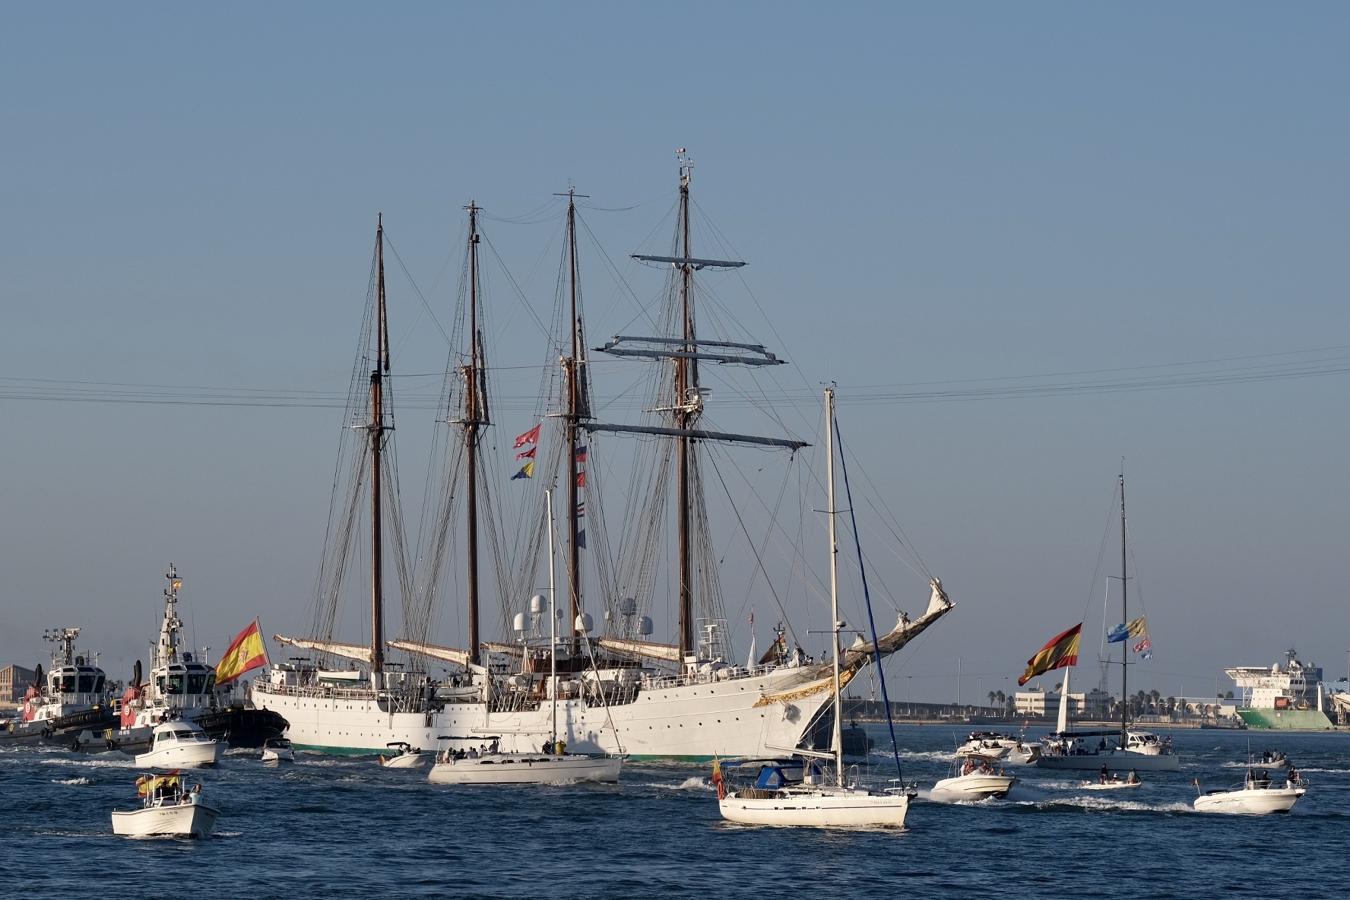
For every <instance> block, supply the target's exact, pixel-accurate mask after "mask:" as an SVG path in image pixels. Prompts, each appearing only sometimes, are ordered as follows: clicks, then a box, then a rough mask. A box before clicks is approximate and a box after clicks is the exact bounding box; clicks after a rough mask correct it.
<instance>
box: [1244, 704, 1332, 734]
mask: <svg viewBox="0 0 1350 900" xmlns="http://www.w3.org/2000/svg"><path fill="white" fill-rule="evenodd" d="M1237 714H1238V715H1239V716H1241V717H1242V721H1244V722H1246V723H1247V727H1248V728H1263V729H1271V730H1274V731H1329V730H1331V729H1333V728H1335V727H1336V726H1335V725H1333V724H1332V723H1331V719H1329V718H1327V714H1326V713H1324V712H1322V711H1321V710H1317V709H1239V710H1238V711H1237Z"/></svg>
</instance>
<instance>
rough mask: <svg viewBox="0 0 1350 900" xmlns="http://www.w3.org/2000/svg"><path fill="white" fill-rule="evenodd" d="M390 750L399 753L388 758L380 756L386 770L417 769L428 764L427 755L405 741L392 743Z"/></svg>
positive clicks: (381, 763)
mask: <svg viewBox="0 0 1350 900" xmlns="http://www.w3.org/2000/svg"><path fill="white" fill-rule="evenodd" d="M389 748H390V749H391V750H396V751H398V752H396V753H391V754H389V755H388V756H385V755H384V754H380V765H382V766H384V767H385V768H386V769H416V768H417V767H418V766H420V765H422V763H424V762H426V754H425V753H423V752H422V750H421V749H420V748H418V747H413V746H411V745H410V744H407V743H405V742H403V741H391V742H390V743H389Z"/></svg>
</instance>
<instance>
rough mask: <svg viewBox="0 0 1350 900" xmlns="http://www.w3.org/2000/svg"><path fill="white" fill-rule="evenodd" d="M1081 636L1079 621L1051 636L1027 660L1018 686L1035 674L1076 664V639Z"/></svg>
mask: <svg viewBox="0 0 1350 900" xmlns="http://www.w3.org/2000/svg"><path fill="white" fill-rule="evenodd" d="M1082 636H1083V623H1082V622H1079V623H1078V624H1077V625H1075V626H1073V627H1072V628H1070V629H1069V630H1068V631H1065V632H1062V633H1060V634H1057V635H1055V636H1054V637H1052V638H1051V639H1050V640H1049V641H1048V642H1047V643H1046V645H1045V646H1044V647H1042V648H1041V649H1040V650H1039V651H1038V652H1037V653H1036V655H1035V656H1033V657H1032V658H1031V659H1029V660H1027V670H1026V671H1025V672H1023V673H1022V677H1021V678H1019V679H1017V684H1018V686H1019V687H1020V686H1022V685H1024V684H1026V683H1027V682H1028V681H1030V680H1031V679H1033V678H1035V677H1036V676H1037V675H1042V674H1044V673H1046V672H1049V671H1050V670H1051V669H1062V668H1064V667H1065V666H1076V665H1078V641H1079V639H1080V638H1081V637H1082Z"/></svg>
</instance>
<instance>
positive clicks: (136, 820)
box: [112, 772, 220, 837]
mask: <svg viewBox="0 0 1350 900" xmlns="http://www.w3.org/2000/svg"><path fill="white" fill-rule="evenodd" d="M136 791H137V793H138V794H139V795H140V797H141V808H140V809H126V810H123V809H115V810H113V813H112V827H113V834H120V835H125V836H127V837H206V836H207V835H208V834H210V833H211V829H212V828H214V827H215V824H216V817H217V816H219V815H220V810H218V809H216V808H215V807H213V806H207V805H206V803H205V801H204V800H203V798H202V786H201V785H200V784H197V785H193V786H191V787H189V786H188V783H187V777H186V776H184V775H180V774H178V773H177V772H169V773H168V774H165V775H143V776H141V777H140V778H138V779H137V780H136Z"/></svg>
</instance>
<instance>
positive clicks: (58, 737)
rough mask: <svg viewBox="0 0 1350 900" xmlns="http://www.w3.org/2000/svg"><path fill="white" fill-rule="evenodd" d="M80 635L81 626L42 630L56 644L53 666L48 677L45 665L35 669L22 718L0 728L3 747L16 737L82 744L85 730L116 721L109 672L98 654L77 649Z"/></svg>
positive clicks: (23, 704)
mask: <svg viewBox="0 0 1350 900" xmlns="http://www.w3.org/2000/svg"><path fill="white" fill-rule="evenodd" d="M79 636H80V629H78V628H54V629H49V630H48V631H46V632H45V633H44V634H43V638H45V639H46V640H47V641H50V642H51V643H52V645H53V647H52V657H51V665H50V667H49V668H48V669H47V672H46V675H45V677H44V675H43V672H42V666H40V665H39V666H38V667H37V670H36V672H35V677H34V678H33V684H31V685H29V687H28V690H27V691H25V692H24V697H23V700H22V702H21V704H20V707H19V715H18V717H17V718H16V719H15V720H14V721H12V722H10V723H9V724H8V725H7V726H6V727H5V728H4V729H3V730H0V745H3V744H4V743H6V742H10V741H13V742H19V743H48V744H62V745H69V746H72V747H78V745H79V740H80V733H81V732H83V731H84V730H86V729H89V728H94V729H98V728H106V727H108V726H110V725H112V724H114V723H115V722H116V721H117V716H116V713H115V712H114V710H113V702H112V695H111V691H110V689H109V683H108V676H107V673H106V672H104V671H103V669H102V668H101V667H100V666H99V664H98V656H97V655H96V654H93V653H90V652H89V651H87V650H85V651H83V652H81V651H78V650H76V649H75V641H76V640H77V639H78V638H79Z"/></svg>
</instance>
